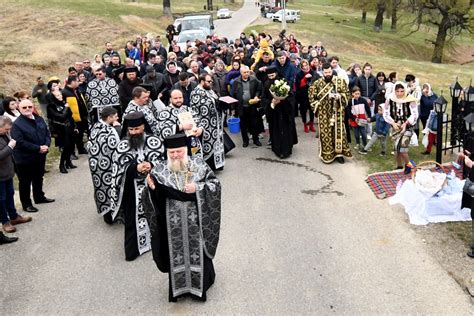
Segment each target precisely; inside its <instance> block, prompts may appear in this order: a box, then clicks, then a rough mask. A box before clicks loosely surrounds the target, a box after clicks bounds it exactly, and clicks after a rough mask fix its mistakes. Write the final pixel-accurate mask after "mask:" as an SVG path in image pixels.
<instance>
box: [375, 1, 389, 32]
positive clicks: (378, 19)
mask: <svg viewBox="0 0 474 316" xmlns="http://www.w3.org/2000/svg"><path fill="white" fill-rule="evenodd" d="M385 2H386V1H383V0H379V1H377V15H376V16H375V21H374V31H375V32H380V30H381V29H382V28H383V13H384V12H385Z"/></svg>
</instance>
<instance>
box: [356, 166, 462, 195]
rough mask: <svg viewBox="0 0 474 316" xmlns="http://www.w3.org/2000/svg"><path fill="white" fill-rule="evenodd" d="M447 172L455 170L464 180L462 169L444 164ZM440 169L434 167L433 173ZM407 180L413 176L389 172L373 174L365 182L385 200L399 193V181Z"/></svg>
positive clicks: (399, 172)
mask: <svg viewBox="0 0 474 316" xmlns="http://www.w3.org/2000/svg"><path fill="white" fill-rule="evenodd" d="M443 167H444V168H446V172H448V173H449V172H451V170H454V173H455V174H456V176H457V177H458V178H462V169H456V168H454V166H453V165H452V164H451V163H449V164H444V165H443ZM439 169H440V168H439V167H434V168H432V169H431V171H435V170H437V171H441V170H439ZM406 179H411V174H409V175H405V174H404V173H403V171H402V170H401V171H399V170H395V171H387V172H378V173H373V174H371V175H369V176H368V177H367V179H365V182H367V184H368V185H369V188H370V190H372V192H374V194H375V196H376V197H377V198H378V199H385V198H388V197H391V196H394V195H395V193H396V191H397V185H398V183H399V181H402V182H403V181H405V180H406Z"/></svg>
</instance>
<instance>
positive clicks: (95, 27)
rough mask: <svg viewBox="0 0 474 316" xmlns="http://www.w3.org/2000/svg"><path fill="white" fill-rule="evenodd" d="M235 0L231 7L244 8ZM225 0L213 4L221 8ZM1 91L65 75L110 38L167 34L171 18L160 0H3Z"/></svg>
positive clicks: (184, 8) (183, 4) (120, 42)
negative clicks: (138, 0) (75, 63)
mask: <svg viewBox="0 0 474 316" xmlns="http://www.w3.org/2000/svg"><path fill="white" fill-rule="evenodd" d="M242 1H243V0H237V1H235V2H236V3H235V4H233V5H232V6H228V5H226V7H230V8H232V9H237V8H238V7H239V6H241V4H242ZM204 3H205V1H193V0H173V1H172V11H173V13H178V14H179V13H181V12H195V11H202V9H203V4H204ZM223 3H224V1H223V0H219V1H217V0H215V1H214V5H215V6H219V7H222V6H223ZM0 4H1V6H2V10H1V11H0V38H1V39H2V41H0V92H1V93H5V94H8V93H12V92H14V91H18V90H20V89H26V90H30V88H31V86H32V85H33V84H34V82H35V78H36V77H37V76H40V75H41V76H43V77H46V78H47V77H49V76H52V75H61V76H65V74H66V71H67V67H68V66H70V65H71V64H73V63H74V62H75V61H77V60H82V59H83V58H93V56H94V54H97V53H101V52H102V51H103V50H104V43H105V42H106V41H111V42H112V43H113V44H114V47H115V48H122V47H123V46H125V42H126V41H127V39H131V38H134V37H135V35H136V34H138V33H140V34H146V33H150V32H151V33H153V34H156V35H158V34H164V32H163V30H164V29H165V28H166V26H167V25H168V24H169V23H170V22H171V20H169V19H167V18H165V17H163V11H162V2H161V1H158V0H147V1H140V2H139V3H137V2H133V3H132V2H126V1H118V0H101V1H95V0H48V1H46V0H41V1H37V0H15V1H13V0H0Z"/></svg>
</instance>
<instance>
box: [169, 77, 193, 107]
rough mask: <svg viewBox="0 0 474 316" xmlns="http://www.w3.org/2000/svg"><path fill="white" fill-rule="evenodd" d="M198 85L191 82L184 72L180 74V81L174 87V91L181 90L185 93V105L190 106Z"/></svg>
mask: <svg viewBox="0 0 474 316" xmlns="http://www.w3.org/2000/svg"><path fill="white" fill-rule="evenodd" d="M196 86H197V83H196V82H195V81H191V80H189V76H188V74H187V73H185V72H182V73H180V74H179V81H178V82H176V83H175V84H174V85H173V89H177V90H180V91H181V92H182V93H183V97H184V103H183V104H185V105H189V100H190V98H191V92H192V91H193V90H194V88H196Z"/></svg>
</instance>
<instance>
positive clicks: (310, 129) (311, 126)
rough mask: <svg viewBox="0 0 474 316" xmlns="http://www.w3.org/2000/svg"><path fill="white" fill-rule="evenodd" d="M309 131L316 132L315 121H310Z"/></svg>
mask: <svg viewBox="0 0 474 316" xmlns="http://www.w3.org/2000/svg"><path fill="white" fill-rule="evenodd" d="M309 131H310V132H313V133H316V129H315V128H314V123H313V122H310V123H309Z"/></svg>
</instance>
